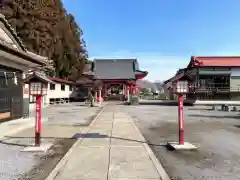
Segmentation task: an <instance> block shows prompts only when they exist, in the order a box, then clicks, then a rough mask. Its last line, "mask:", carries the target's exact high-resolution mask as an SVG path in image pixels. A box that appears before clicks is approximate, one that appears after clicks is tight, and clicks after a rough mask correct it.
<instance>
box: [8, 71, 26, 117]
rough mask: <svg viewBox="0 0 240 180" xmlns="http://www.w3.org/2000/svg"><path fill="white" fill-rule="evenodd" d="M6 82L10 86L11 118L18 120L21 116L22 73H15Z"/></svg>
mask: <svg viewBox="0 0 240 180" xmlns="http://www.w3.org/2000/svg"><path fill="white" fill-rule="evenodd" d="M8 81H9V83H10V84H11V86H10V88H11V90H10V91H11V118H12V119H16V118H20V117H22V114H23V86H22V83H21V82H22V73H20V72H16V73H15V74H13V76H12V77H10V78H9V79H8Z"/></svg>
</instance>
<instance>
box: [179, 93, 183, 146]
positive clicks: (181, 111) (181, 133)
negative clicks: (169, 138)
mask: <svg viewBox="0 0 240 180" xmlns="http://www.w3.org/2000/svg"><path fill="white" fill-rule="evenodd" d="M178 125H179V144H181V145H183V144H184V115H183V94H179V95H178Z"/></svg>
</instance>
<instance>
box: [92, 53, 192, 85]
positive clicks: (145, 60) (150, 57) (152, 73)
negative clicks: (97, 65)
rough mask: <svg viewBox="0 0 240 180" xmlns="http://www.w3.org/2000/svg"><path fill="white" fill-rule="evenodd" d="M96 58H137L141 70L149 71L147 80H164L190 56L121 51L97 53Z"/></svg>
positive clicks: (184, 65)
mask: <svg viewBox="0 0 240 180" xmlns="http://www.w3.org/2000/svg"><path fill="white" fill-rule="evenodd" d="M94 58H137V59H138V62H139V66H140V69H141V70H146V71H148V73H149V74H148V76H147V77H146V79H147V80H151V81H159V80H160V81H162V80H166V79H168V78H171V77H172V76H173V75H174V74H175V73H176V71H177V70H178V69H179V68H184V67H186V66H187V64H188V63H189V61H190V56H189V57H180V56H179V57H178V56H163V55H161V54H157V53H144V52H136V53H133V52H128V51H119V52H113V53H108V55H106V56H105V55H102V54H101V55H97V56H93V57H91V59H94Z"/></svg>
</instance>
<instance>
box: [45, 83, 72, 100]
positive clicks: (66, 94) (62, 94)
mask: <svg viewBox="0 0 240 180" xmlns="http://www.w3.org/2000/svg"><path fill="white" fill-rule="evenodd" d="M69 87H70V86H69V85H67V84H65V91H62V90H61V84H59V83H56V84H55V90H50V84H48V92H47V98H48V99H51V98H70V96H71V94H72V91H73V89H72V91H70V89H69Z"/></svg>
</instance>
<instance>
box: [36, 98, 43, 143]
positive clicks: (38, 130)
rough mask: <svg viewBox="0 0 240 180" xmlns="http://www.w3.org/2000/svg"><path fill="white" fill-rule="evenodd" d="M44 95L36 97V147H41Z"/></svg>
mask: <svg viewBox="0 0 240 180" xmlns="http://www.w3.org/2000/svg"><path fill="white" fill-rule="evenodd" d="M41 120H42V95H37V96H36V120H35V146H40V145H41Z"/></svg>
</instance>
